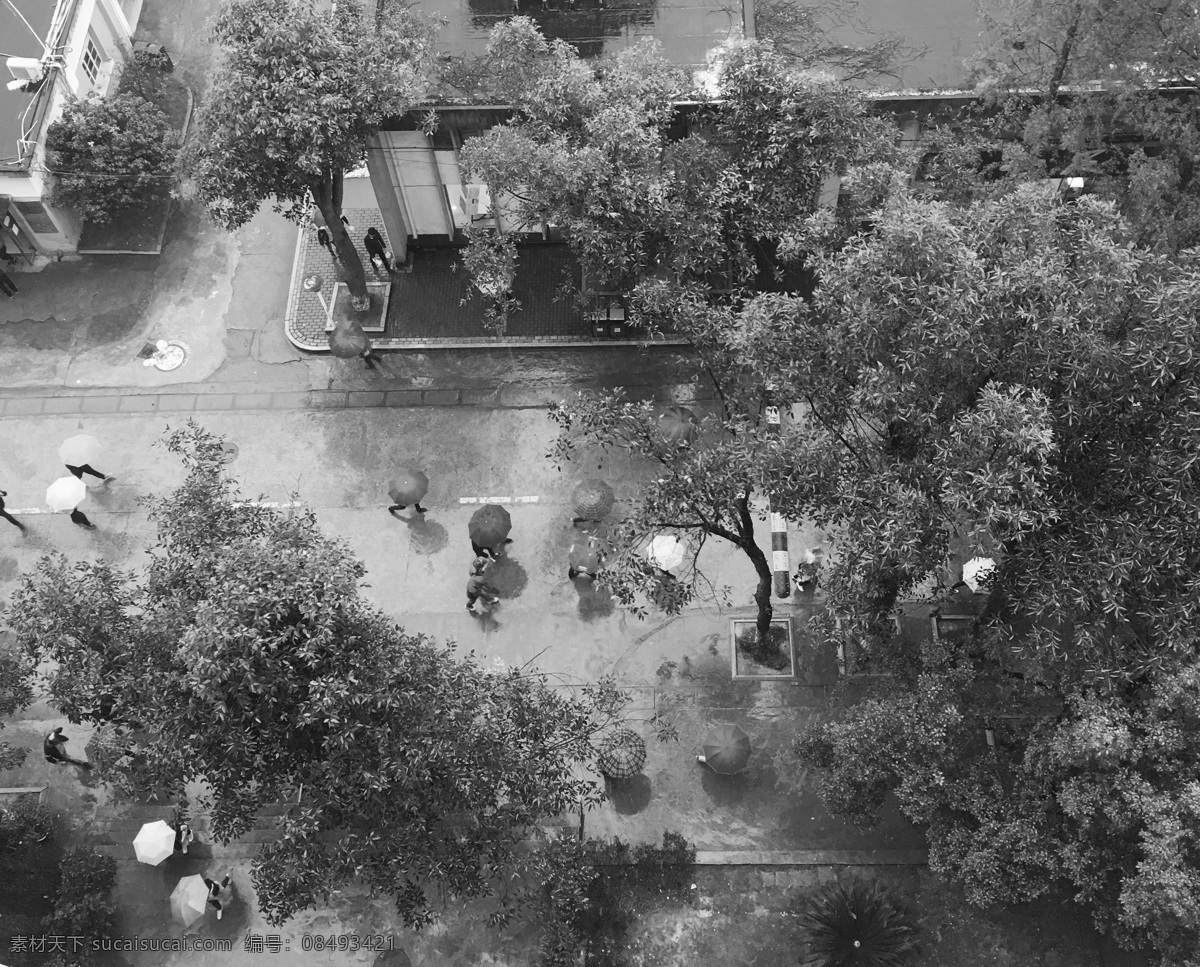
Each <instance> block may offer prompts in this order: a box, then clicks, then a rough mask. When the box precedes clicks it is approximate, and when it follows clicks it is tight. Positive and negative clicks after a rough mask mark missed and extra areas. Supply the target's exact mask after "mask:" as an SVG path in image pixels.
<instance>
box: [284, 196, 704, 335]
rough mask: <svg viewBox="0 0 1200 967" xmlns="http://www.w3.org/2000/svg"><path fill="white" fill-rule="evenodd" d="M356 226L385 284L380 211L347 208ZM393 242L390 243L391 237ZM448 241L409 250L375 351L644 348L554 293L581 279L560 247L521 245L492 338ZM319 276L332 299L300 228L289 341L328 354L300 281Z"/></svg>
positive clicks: (317, 308)
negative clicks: (371, 240)
mask: <svg viewBox="0 0 1200 967" xmlns="http://www.w3.org/2000/svg"><path fill="white" fill-rule="evenodd" d="M345 215H346V217H347V218H348V219H349V220H350V223H351V225H353V228H352V229H351V230H350V233H349V234H350V237H351V239H353V240H354V244H355V245H356V246H357V247H358V249H359V254H360V255H362V257H363V259H364V266H365V267H366V269H367V281H368V282H372V281H385V280H386V276H382V275H377V274H376V273H375V272H374V271H373V270H372V267H371V263H370V262H369V261H367V260H366V256H365V254H364V250H363V247H362V240H363V236H364V235H365V234H366V231H367V229H368V228H370V227H371V226H372V225H373V226H375V228H377V229H379V231H380V234H382V235H383V236H384V238H385V239H386V238H387V231H386V229H385V228H384V226H383V221H382V218H381V216H380V214H379V211H378V209H371V208H352V209H347V210H346V212H345ZM388 245H389V247H391V242H390V240H389V242H388ZM460 262H461V260H460V258H459V249H457V248H455V247H453V246H446V247H444V248H426V249H413V250H412V263H413V264H412V271H411V272H406V271H401V272H397V273H395V275H393V277H392V280H391V282H392V291H391V299H390V301H389V303H388V314H387V320H386V324H385V329H384V332H383V333H381V334H374V333H372V334H371V342H372V344H373V345H374V347H375V348H376V349H434V348H439V347H442V348H457V349H474V348H486V347H495V346H505V345H532V346H556V347H565V346H600V345H605V346H608V345H643V344H644V343H646V342H647V341H649V340H647V339H645V338H644V337H632V338H629V337H627V338H623V339H608V338H599V339H598V338H596V337H595V336H594V335H593V333H592V328H591V325H590V323H588V322H587V320H585V319H584V317H583V314H582V313H581V312H580V311H579V310H578V309H577V308H576V307H575V306H574V304H573V300H572V298H571V297H570V296H567V297H565V298H555V295H556V291H557V289H558V288H559V286H560V285H561V284H562V282H563V281H564V279H566V278H575V279H576V280H577V279H578V275H579V269H578V266H577V265H575V263H574V260H573V258H572V256H571V254H570V252H569V251H568V250H567V248H566V246H564V245H522V246H520V258H519V261H518V263H517V276H516V279H515V281H514V283H513V291H514V292H515V294H516V297H517V299H518V300H519V301H520V303H521V307H520V309H518V310H517V311H516V312H515V313H513V315H512V316H511V317H510V318H509V322H508V329H507V331H506V333H505V334H504V335H503V336H497V335H494V334H492V333H490V332H488V331H487V330H486V329H484V326H483V308H484V304H483V300H482V299H481V298H480V297H479V296H478V295H476V296H475V297H474V298H470V299H467V300H466V302H464V301H463V300H464V298H466V296H467V295H468V294H469V293H470V278H469V276H468V274H467V272H466V270H465V269H464V268H463V267H462V265H461V264H460ZM311 275H320V276H321V278H322V279H323V280H324V285H323V286H322V294H323V295H324V296H325V299H326V301H329V300H330V299H331V298H332V297H333V286H334V283H335V282H336V281H337V278H338V268H337V265H336V263H335V262H334V260H333V257H332V256H331V255H330V254H329V253H328V252H327V251H326V250H325V248H324V247H323V246H321V245H318V244H317V238H316V232H315V231H314V230H312V229H304V230H301V231H300V232H299V238H298V239H297V243H296V255H295V261H294V264H293V267H292V280H291V286H290V288H289V292H288V305H287V312H286V315H285V327H286V330H285V331H286V332H287V336H288V339H290V340H291V341H292V343H293V344H294V345H295V346H296V347H298V348H299V349H304V350H308V351H310V352H328V350H329V344H328V341H327V340H328V336H327V334H326V330H325V309H324V307H323V306H322V305H321V300H320V298H319V297H318V296H317V295H315V294H314V293H312V292H306V291H304V285H303V283H304V279H305V278H306V277H308V276H311ZM652 341H653V342H654V343H656V344H664V345H686V343H687V341H686V340H684V339H679V338H675V337H662V338H655V339H654V340H652Z"/></svg>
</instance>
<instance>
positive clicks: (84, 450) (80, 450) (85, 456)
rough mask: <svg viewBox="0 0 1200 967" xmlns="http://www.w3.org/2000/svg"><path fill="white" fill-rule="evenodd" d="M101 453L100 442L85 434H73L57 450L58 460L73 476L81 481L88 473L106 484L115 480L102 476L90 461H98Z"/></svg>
mask: <svg viewBox="0 0 1200 967" xmlns="http://www.w3.org/2000/svg"><path fill="white" fill-rule="evenodd" d="M103 452H104V447H103V445H102V444H101V443H100V441H99V440H97V439H96V438H95V437H94V436H88V435H87V434H86V433H77V434H75V436H73V437H71V438H70V439H68V440H64V441H63V445H62V446H61V447H59V448H58V456H59V459H61V460H62V462H63V464H64V465H65V466H66V468H67V470H68V471H70V473H71V474H72V475H73V476H75V477H77V478H79V479H80V480H82V479H83V475H84V474H85V473H90V474H91V475H92V476H93V477H98V478H99V479H100V480H103V481H104V482H105V483H106V484H108V483H111V482H112V481H114V480H116V479H117V478H116V477H114V476H112V475H111V474H103V473H101V472H100V471H99V470H96V469H95V468H94V467H93V466H92V461H93V460H99V459H100V456H101V454H102V453H103Z"/></svg>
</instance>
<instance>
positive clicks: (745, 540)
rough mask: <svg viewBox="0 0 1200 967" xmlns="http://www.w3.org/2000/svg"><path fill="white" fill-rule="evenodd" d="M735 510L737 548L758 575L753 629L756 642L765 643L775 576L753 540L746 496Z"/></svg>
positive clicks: (752, 527) (769, 563)
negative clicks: (756, 635)
mask: <svg viewBox="0 0 1200 967" xmlns="http://www.w3.org/2000/svg"><path fill="white" fill-rule="evenodd" d="M737 510H738V535H739V537H740V538H741V540H740V541H739V542H738V546H739V547H741V549H742V550H743V551H745V552H746V556H747V557H749V558H750V560H751V562H752V563H753V564H754V572H755V573H756V574H757V575H758V585H757V587H755V589H754V603H755V604H756V605H758V619H757V620H756V622H755V627H756V629H757V630H758V640H759V641H761V642H765V641H766V640H767V636H768V635H769V634H770V633H771V619H772V618H773V617H774V616H775V609H774V608H773V607H772V606H771V587H772V585H773V583H774V579H775V575H774V572H773V571H772V570H771V562H770V561H768V560H767V555H766V554H764V553H763V549H762V548H761V547H759V546H758V542H757V541H756V540H755V539H754V518H753V516H751V514H750V498H749V496H748V495H747V496H745V497H739V498H738V501H737Z"/></svg>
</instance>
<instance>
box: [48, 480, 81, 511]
mask: <svg viewBox="0 0 1200 967" xmlns="http://www.w3.org/2000/svg"><path fill="white" fill-rule="evenodd" d="M87 492H88V491H87V484H85V483H84V482H83V481H82V480H80V479H79V478H78V477H59V478H58V479H57V480H56V481H54V483H52V484H51V485H50V486H49V487H47V488H46V504H47V506H49V508H50V509H51V510H59V511H62V510H74V509H75V508H76V507H78V506H79V504H80V502H81V501H82V500H83V498H84V497H86V496H87Z"/></svg>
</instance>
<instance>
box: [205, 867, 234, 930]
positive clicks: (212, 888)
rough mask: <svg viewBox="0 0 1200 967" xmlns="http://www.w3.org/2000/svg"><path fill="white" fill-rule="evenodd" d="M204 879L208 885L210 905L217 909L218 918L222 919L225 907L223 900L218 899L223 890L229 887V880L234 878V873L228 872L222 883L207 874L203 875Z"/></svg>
mask: <svg viewBox="0 0 1200 967" xmlns="http://www.w3.org/2000/svg"><path fill="white" fill-rule="evenodd" d="M203 879H204V885H205V886H206V887H208V905H209V906H210V907H213V908H214V909H215V910H216V911H217V919H218V920H220V919H221V912H222V909H223V907H222V904H221V901H220V900H218V899H217V897H219V896H220V895H221V891H222V890H227V889H229V881H230V880H231V879H232V875H231V874H229V873H226V874H225V879H223V880H222V881H221V882H220V883H217V882H215V881H213V880H210V879H209V878H208V877H207V876H206V877H203Z"/></svg>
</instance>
